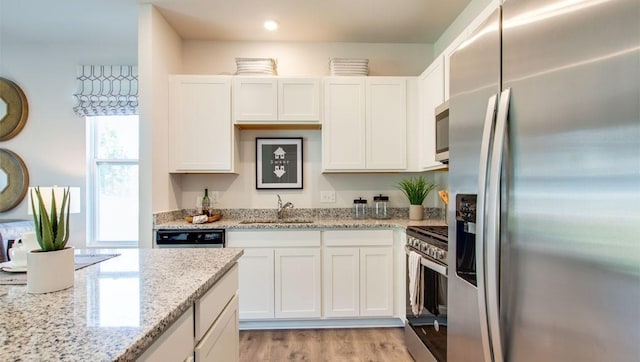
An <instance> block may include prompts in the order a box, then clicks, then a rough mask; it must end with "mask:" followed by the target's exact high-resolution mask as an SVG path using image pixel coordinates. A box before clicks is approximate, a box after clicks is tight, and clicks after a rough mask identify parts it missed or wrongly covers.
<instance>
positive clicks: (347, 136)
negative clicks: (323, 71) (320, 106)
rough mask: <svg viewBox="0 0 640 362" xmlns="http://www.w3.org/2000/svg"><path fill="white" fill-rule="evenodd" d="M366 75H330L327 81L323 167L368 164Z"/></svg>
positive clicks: (332, 167)
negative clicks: (342, 76) (337, 76)
mask: <svg viewBox="0 0 640 362" xmlns="http://www.w3.org/2000/svg"><path fill="white" fill-rule="evenodd" d="M365 98H366V93H365V81H364V78H328V79H327V80H326V81H325V83H324V120H323V121H324V122H323V125H322V165H323V169H324V170H363V169H365V167H366V164H365V160H366V157H365V138H366V134H365Z"/></svg>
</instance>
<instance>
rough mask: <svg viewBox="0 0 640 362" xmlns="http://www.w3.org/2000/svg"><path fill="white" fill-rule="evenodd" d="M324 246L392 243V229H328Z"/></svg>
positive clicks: (325, 233)
mask: <svg viewBox="0 0 640 362" xmlns="http://www.w3.org/2000/svg"><path fill="white" fill-rule="evenodd" d="M324 245H325V246H377V245H393V230H328V231H325V232H324Z"/></svg>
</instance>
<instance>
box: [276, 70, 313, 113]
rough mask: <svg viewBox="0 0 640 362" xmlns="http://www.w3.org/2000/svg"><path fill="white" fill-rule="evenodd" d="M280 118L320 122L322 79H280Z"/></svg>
mask: <svg viewBox="0 0 640 362" xmlns="http://www.w3.org/2000/svg"><path fill="white" fill-rule="evenodd" d="M278 120H280V121H287V122H296V121H309V122H320V80H319V79H316V78H291V79H279V80H278Z"/></svg>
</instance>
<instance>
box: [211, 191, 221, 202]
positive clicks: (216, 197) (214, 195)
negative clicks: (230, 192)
mask: <svg viewBox="0 0 640 362" xmlns="http://www.w3.org/2000/svg"><path fill="white" fill-rule="evenodd" d="M209 198H210V199H211V203H212V204H217V203H218V202H219V201H220V194H219V193H218V191H211V192H210V193H209Z"/></svg>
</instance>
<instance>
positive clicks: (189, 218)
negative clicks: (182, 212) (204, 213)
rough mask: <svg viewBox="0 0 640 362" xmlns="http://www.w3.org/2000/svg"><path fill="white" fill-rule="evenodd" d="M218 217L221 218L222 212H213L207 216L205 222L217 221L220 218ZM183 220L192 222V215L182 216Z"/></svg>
mask: <svg viewBox="0 0 640 362" xmlns="http://www.w3.org/2000/svg"><path fill="white" fill-rule="evenodd" d="M220 219H222V214H213V215H211V216H209V217H208V218H207V222H208V223H209V222H214V221H218V220H220ZM184 220H185V221H186V222H190V223H192V222H193V216H187V217H185V218H184Z"/></svg>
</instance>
